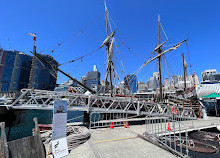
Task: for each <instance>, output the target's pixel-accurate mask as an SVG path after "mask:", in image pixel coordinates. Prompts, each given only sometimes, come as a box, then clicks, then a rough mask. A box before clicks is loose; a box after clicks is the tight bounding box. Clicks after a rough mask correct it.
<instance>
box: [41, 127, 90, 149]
mask: <svg viewBox="0 0 220 158" xmlns="http://www.w3.org/2000/svg"><path fill="white" fill-rule="evenodd" d="M90 136H91V134H90V132H89V130H88V129H87V128H86V127H82V126H67V133H66V139H67V145H68V150H69V151H71V150H73V149H74V148H76V147H77V146H79V145H80V144H83V143H85V142H86V141H87V140H88V139H89V138H90ZM41 139H42V141H43V142H44V143H45V144H49V145H51V143H52V130H49V131H46V132H44V133H42V134H41Z"/></svg>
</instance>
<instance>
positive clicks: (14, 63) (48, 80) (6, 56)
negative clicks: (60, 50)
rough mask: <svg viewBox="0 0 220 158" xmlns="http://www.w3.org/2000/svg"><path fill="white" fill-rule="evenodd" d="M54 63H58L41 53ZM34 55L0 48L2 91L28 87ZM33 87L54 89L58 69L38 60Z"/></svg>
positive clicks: (0, 81)
mask: <svg viewBox="0 0 220 158" xmlns="http://www.w3.org/2000/svg"><path fill="white" fill-rule="evenodd" d="M41 56H42V57H43V58H45V59H46V60H47V61H50V62H51V63H52V64H58V63H57V62H56V61H55V60H54V59H53V58H52V57H50V56H48V55H41ZM32 59H33V57H32V56H30V55H27V54H24V53H22V52H19V51H16V50H14V51H11V50H10V51H7V50H3V49H0V91H20V90H21V89H23V88H28V84H30V82H29V78H30V71H31V64H32ZM33 70H34V75H33V82H32V85H33V88H35V89H44V90H54V88H55V86H56V71H55V73H54V75H51V72H52V71H54V70H53V68H51V66H49V65H48V64H45V63H43V62H42V61H39V60H37V61H36V65H35V67H34V69H33Z"/></svg>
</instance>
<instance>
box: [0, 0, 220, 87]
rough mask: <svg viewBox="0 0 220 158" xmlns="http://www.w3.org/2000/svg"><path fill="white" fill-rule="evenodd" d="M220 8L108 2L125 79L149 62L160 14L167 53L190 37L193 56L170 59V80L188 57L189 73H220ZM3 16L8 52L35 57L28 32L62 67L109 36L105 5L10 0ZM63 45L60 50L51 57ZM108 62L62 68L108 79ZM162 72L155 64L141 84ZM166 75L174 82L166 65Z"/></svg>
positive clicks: (173, 1)
mask: <svg viewBox="0 0 220 158" xmlns="http://www.w3.org/2000/svg"><path fill="white" fill-rule="evenodd" d="M219 6H220V1H219V0H212V1H205V0H185V1H177V0H169V1H164V0H154V1H153V0H151V1H150V0H137V1H132V0H120V1H119V0H107V7H108V10H109V15H110V17H111V19H112V26H113V27H114V28H115V25H116V26H117V28H118V29H117V32H116V42H117V48H118V50H119V52H118V51H117V50H116V49H115V51H114V53H115V54H116V56H118V53H120V54H121V55H122V56H123V59H120V58H117V65H119V66H118V70H117V71H118V73H119V74H120V75H119V76H120V78H121V79H123V75H125V74H129V73H134V72H135V71H136V70H137V69H138V68H139V67H140V66H141V65H142V63H143V62H144V61H147V60H148V58H149V56H150V52H151V51H152V50H153V49H154V48H155V46H156V43H157V16H158V14H160V16H161V23H162V26H163V28H164V30H165V32H166V35H167V36H168V38H169V41H168V42H167V44H166V48H169V46H171V45H173V44H176V43H177V42H179V41H182V40H184V39H186V38H190V39H189V41H188V42H187V44H188V50H189V51H188V52H187V47H186V45H185V44H183V45H182V46H181V47H180V48H179V49H178V50H175V51H172V52H170V53H168V54H167V55H166V59H167V63H168V64H167V65H168V71H169V73H170V75H174V74H176V75H181V74H183V70H182V68H181V60H182V59H181V54H182V53H185V56H186V59H187V63H188V65H190V64H189V59H190V62H191V64H192V68H188V74H192V73H193V72H194V70H195V72H196V74H197V75H198V76H199V77H200V76H201V72H202V71H203V70H206V69H212V68H216V69H217V71H220V69H219V66H220V62H219V57H220V55H219V53H220V52H219V44H220V38H219V37H220V29H219V28H220V27H219V26H220V18H219V17H220V11H219ZM0 15H1V16H0V17H1V25H0V45H1V47H2V48H4V49H12V50H19V51H22V52H25V53H27V54H30V53H29V52H30V51H31V50H32V49H33V41H32V38H31V37H30V36H28V35H27V33H37V51H38V52H40V51H43V50H45V49H47V50H46V51H43V52H42V53H43V54H49V55H52V56H54V58H55V59H56V60H57V61H58V62H60V63H63V62H66V61H69V60H73V59H75V58H78V57H80V56H83V55H84V54H86V53H89V52H91V51H93V50H95V49H97V48H98V47H99V46H100V45H101V43H102V41H103V40H104V39H105V37H106V32H105V18H104V2H103V0H92V1H91V0H63V1H60V0H47V1H45V0H38V1H36V0H35V1H34V0H19V1H17V0H14V1H12V0H7V1H1V9H0ZM66 39H68V40H66ZM163 39H164V37H163ZM63 41H65V42H64V43H63V44H62V45H61V46H60V47H58V48H57V49H55V51H54V52H51V51H52V50H53V49H54V48H56V46H57V44H59V43H62V42H63ZM122 42H123V44H122ZM115 48H116V47H115ZM128 48H130V49H128ZM188 54H189V56H190V58H189V57H188ZM105 58H106V55H105V48H103V49H101V50H99V51H97V52H95V53H94V54H92V55H90V56H89V57H86V58H84V59H83V61H76V62H75V63H72V64H67V65H65V66H62V67H60V68H61V69H62V70H64V71H66V72H67V73H69V74H71V75H72V76H73V77H76V78H77V79H80V77H81V76H83V75H86V72H87V71H91V70H92V69H93V65H95V64H96V65H97V67H98V70H99V71H100V72H101V78H102V79H104V75H105V69H106V68H105V67H106V65H105ZM121 60H123V65H124V69H123V68H122V66H121ZM157 69H158V67H157V62H156V61H155V62H152V63H151V64H149V65H148V66H146V67H145V68H144V69H143V70H142V71H141V72H140V73H139V75H138V80H139V81H144V82H146V81H147V79H148V78H149V77H150V76H152V73H153V72H154V71H157ZM122 70H123V71H122ZM163 76H164V77H168V74H167V71H166V67H165V65H164V64H163ZM200 78H201V77H200ZM65 80H67V78H66V77H65V76H62V75H61V74H59V78H58V83H61V82H64V81H65Z"/></svg>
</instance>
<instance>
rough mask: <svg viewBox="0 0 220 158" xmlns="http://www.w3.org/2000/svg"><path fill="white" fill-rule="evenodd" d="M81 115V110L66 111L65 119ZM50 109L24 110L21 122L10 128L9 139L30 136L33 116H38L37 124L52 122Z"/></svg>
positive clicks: (80, 119)
mask: <svg viewBox="0 0 220 158" xmlns="http://www.w3.org/2000/svg"><path fill="white" fill-rule="evenodd" d="M81 115H83V112H81V111H68V114H67V119H68V120H69V119H72V118H75V117H79V116H81ZM52 116H53V111H52V110H26V113H25V115H24V118H23V120H24V121H23V122H22V123H21V124H18V125H16V126H13V127H12V128H11V132H10V136H9V141H11V140H15V139H19V138H23V137H27V136H31V135H32V129H33V128H34V121H33V118H34V117H37V118H38V123H39V124H51V123H52ZM82 120H83V118H82V117H80V118H78V119H75V120H73V121H72V122H79V121H82ZM6 134H8V128H6Z"/></svg>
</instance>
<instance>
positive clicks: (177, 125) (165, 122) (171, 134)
mask: <svg viewBox="0 0 220 158" xmlns="http://www.w3.org/2000/svg"><path fill="white" fill-rule="evenodd" d="M184 120H185V119H182V118H178V117H176V116H175V115H173V116H172V117H171V118H166V117H161V116H147V117H146V119H145V123H146V131H145V133H144V135H145V136H147V137H149V138H151V139H152V140H154V141H156V142H158V143H160V144H162V145H163V146H164V147H165V148H166V149H167V150H168V151H172V153H175V155H177V156H179V157H188V155H189V147H193V146H194V142H193V140H192V139H189V138H188V130H187V129H188V128H189V127H188V126H189V124H190V125H191V126H193V120H191V121H184ZM189 122H190V123H189ZM186 126H187V127H186Z"/></svg>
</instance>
